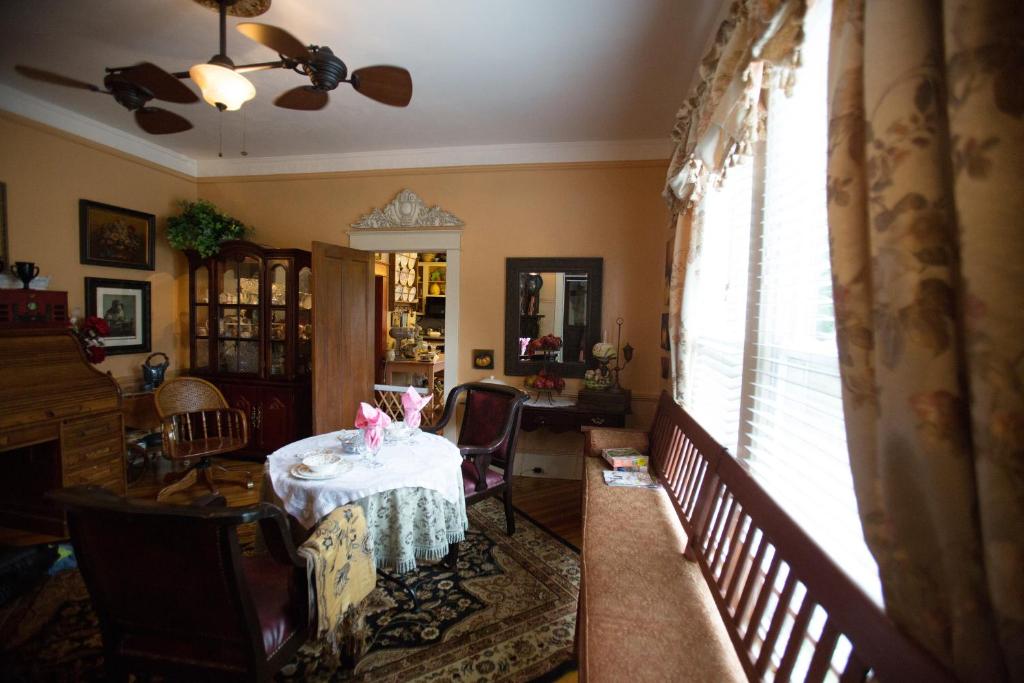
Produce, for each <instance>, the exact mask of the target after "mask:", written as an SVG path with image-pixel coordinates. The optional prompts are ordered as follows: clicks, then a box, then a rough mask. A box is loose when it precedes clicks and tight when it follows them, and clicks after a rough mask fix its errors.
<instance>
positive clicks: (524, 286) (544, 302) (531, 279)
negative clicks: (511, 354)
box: [518, 272, 589, 363]
mask: <svg viewBox="0 0 1024 683" xmlns="http://www.w3.org/2000/svg"><path fill="white" fill-rule="evenodd" d="M588 284H589V282H588V276H587V274H586V273H584V272H525V273H520V275H519V311H520V315H519V336H518V341H519V359H520V360H523V361H544V362H556V363H582V362H584V361H585V360H586V346H585V344H584V340H585V339H586V336H587V335H586V332H587V294H588Z"/></svg>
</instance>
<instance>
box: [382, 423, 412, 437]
mask: <svg viewBox="0 0 1024 683" xmlns="http://www.w3.org/2000/svg"><path fill="white" fill-rule="evenodd" d="M411 435H412V430H411V429H409V426H408V425H406V424H405V422H402V421H397V422H392V423H391V424H389V425H388V426H387V427H385V428H384V438H385V439H386V440H387V441H402V440H403V439H407V438H409V436H411Z"/></svg>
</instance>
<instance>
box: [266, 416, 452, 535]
mask: <svg viewBox="0 0 1024 683" xmlns="http://www.w3.org/2000/svg"><path fill="white" fill-rule="evenodd" d="M339 434H341V432H332V433H330V434H321V435H319V436H311V437H309V438H308V439H303V440H302V441H296V442H295V443H291V444H288V445H287V446H285V447H283V448H281V449H279V450H277V451H275V452H274V453H272V454H271V455H270V456H269V457H268V458H267V470H266V471H267V474H268V477H269V479H270V483H271V485H272V486H273V488H274V493H275V494H276V496H277V498H278V499H279V500H280V501H281V503H282V505H283V506H284V509H285V510H286V511H287V512H288V514H290V515H291V516H292V517H295V519H297V520H299V522H301V523H302V525H303V526H305V527H306V528H307V529H308V528H310V527H312V526H313V525H315V524H316V523H317V522H318V521H319V520H320V519H321V518H322V517H323V516H324V515H327V514H329V513H330V512H331V511H333V510H334V509H335V508H337V507H340V506H342V505H346V504H347V503H351V502H354V501H357V500H360V499H363V498H367V497H368V496H372V495H374V494H377V493H381V492H384V491H389V490H392V489H398V488H423V489H428V490H431V491H435V492H437V493H438V494H440V495H441V496H442V497H443V498H444V499H445V500H447V501H448V502H449V503H453V504H460V503H461V502H462V501H463V496H464V493H463V488H462V470H461V466H462V456H461V455H460V454H459V449H458V447H457V446H456V445H455V444H453V443H452V442H451V441H449V440H448V439H446V438H444V437H443V436H437V435H435V434H426V433H424V432H418V433H417V434H416V435H415V436H414V437H412V438H410V439H408V440H406V441H403V442H399V443H386V444H384V446H383V447H382V448H381V449H380V452H379V453H377V456H376V459H377V461H378V462H380V463H381V465H382V466H381V467H378V468H369V467H366V466H365V465H363V464H361V463H360V462H359V460H360V458H361V457H362V456H358V455H348V454H344V453H342V447H341V441H340V440H339V439H338V435H339ZM322 448H329V449H331V450H333V451H335V452H336V453H338V454H340V455H341V456H342V458H343V459H344V460H345V461H347V462H352V463H353V464H354V467H353V468H352V470H350V471H348V472H345V473H344V474H341V475H339V476H338V477H335V478H333V479H326V480H320V481H311V480H305V479H299V478H297V477H294V476H292V474H291V473H290V470H291V468H292V467H293V466H294V465H296V464H298V463H300V462H302V458H303V457H304V455H305V454H308V453H309V452H310V451H312V450H315V449H322Z"/></svg>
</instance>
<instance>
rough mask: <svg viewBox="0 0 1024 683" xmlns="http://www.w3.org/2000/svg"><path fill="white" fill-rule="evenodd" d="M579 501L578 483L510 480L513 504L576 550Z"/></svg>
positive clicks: (580, 535) (580, 529) (579, 537)
mask: <svg viewBox="0 0 1024 683" xmlns="http://www.w3.org/2000/svg"><path fill="white" fill-rule="evenodd" d="M582 499H583V486H582V482H581V481H580V480H578V479H542V478H540V477H519V476H517V477H512V504H513V505H514V506H515V507H516V508H517V509H518V510H519V511H520V512H522V513H524V514H526V515H527V516H529V517H530V518H532V519H533V520H534V521H535V522H538V523H540V524H541V525H543V526H545V527H547V529H548V530H549V531H551V532H553V533H555V534H556V535H558V536H560V537H562V538H563V539H565V540H566V541H568V542H569V543H571V544H573V545H574V546H576V548H579V547H580V545H581V544H582V542H583V524H582V509H581V508H582Z"/></svg>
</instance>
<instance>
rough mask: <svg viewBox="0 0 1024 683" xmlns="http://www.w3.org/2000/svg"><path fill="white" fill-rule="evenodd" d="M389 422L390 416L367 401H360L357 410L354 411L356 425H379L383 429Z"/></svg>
mask: <svg viewBox="0 0 1024 683" xmlns="http://www.w3.org/2000/svg"><path fill="white" fill-rule="evenodd" d="M389 424H391V418H390V417H388V414H387V413H385V412H384V411H383V410H378V409H377V408H374V407H373V406H371V405H370V404H369V403H360V404H359V411H358V412H357V413H356V427H357V428H358V429H363V428H364V427H380V428H381V429H384V428H385V427H387V426H388V425H389Z"/></svg>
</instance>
